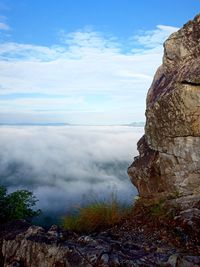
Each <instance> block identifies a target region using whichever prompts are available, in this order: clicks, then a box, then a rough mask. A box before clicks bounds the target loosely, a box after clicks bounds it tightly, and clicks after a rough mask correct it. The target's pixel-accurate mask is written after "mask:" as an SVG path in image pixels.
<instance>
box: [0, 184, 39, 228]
mask: <svg viewBox="0 0 200 267" xmlns="http://www.w3.org/2000/svg"><path fill="white" fill-rule="evenodd" d="M36 202H37V199H36V197H35V196H34V195H33V193H32V192H30V191H27V190H17V191H15V192H13V193H10V194H8V193H7V189H6V188H5V187H4V186H0V223H4V222H8V221H12V220H17V219H31V218H32V217H34V216H37V215H39V213H40V210H33V207H34V206H35V204H36Z"/></svg>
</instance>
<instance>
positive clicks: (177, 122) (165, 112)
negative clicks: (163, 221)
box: [128, 15, 200, 203]
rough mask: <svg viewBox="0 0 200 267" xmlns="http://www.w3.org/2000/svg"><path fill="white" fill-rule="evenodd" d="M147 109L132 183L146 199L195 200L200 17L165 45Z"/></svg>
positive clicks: (198, 187) (199, 172) (199, 159)
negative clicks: (178, 198) (177, 197)
mask: <svg viewBox="0 0 200 267" xmlns="http://www.w3.org/2000/svg"><path fill="white" fill-rule="evenodd" d="M146 105H147V107H146V126H145V135H144V136H143V137H142V138H141V139H140V141H139V142H138V150H139V157H136V158H135V160H134V162H133V163H132V165H131V166H130V167H129V169H128V174H129V176H130V178H131V181H132V183H133V184H134V185H135V186H136V187H137V189H138V191H139V195H140V196H141V197H143V198H149V197H150V198H153V197H154V198H159V197H163V196H164V197H168V196H169V197H170V196H171V197H173V196H179V197H180V196H182V199H187V201H190V200H191V199H192V200H195V202H197V201H198V200H200V15H197V16H196V17H195V18H194V20H192V21H189V22H188V23H187V24H185V25H184V26H183V28H181V29H180V30H179V31H177V32H175V33H173V34H172V35H171V36H170V37H169V38H168V39H167V40H166V42H165V43H164V56H163V64H162V66H160V67H159V68H158V70H157V72H156V74H155V77H154V79H153V82H152V85H151V87H150V89H149V91H148V95H147V101H146ZM184 196H185V197H184ZM183 197H184V198H183ZM189 199H190V200H189ZM190 203H191V201H190Z"/></svg>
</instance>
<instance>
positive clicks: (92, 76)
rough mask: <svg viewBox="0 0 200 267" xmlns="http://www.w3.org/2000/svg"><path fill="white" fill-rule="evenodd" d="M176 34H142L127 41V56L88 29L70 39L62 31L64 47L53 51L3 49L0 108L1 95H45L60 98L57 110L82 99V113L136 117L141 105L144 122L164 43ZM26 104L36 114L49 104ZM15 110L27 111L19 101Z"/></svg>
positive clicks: (164, 30)
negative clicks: (125, 112)
mask: <svg viewBox="0 0 200 267" xmlns="http://www.w3.org/2000/svg"><path fill="white" fill-rule="evenodd" d="M175 30H177V28H174V27H170V26H163V25H159V26H157V28H156V29H155V30H152V31H146V32H140V33H139V34H138V35H136V36H134V37H133V38H130V40H129V41H127V42H128V44H127V47H129V50H128V51H127V50H126V52H124V51H125V49H124V46H123V44H122V43H121V42H120V40H117V38H115V37H113V36H105V35H103V33H100V32H96V31H94V30H91V29H90V28H85V29H83V30H79V31H76V32H73V33H70V34H69V33H65V32H64V31H61V32H60V36H61V39H62V42H61V43H59V44H57V45H54V46H51V47H47V46H38V45H32V44H20V43H10V42H9V43H8V42H6V43H2V44H1V45H0V70H1V71H0V81H1V82H0V105H1V106H2V103H3V102H2V98H1V95H2V94H3V95H4V96H5V95H6V94H19V93H20V94H22V93H23V94H27V98H29V96H28V95H30V94H32V93H35V94H38V95H40V94H47V98H48V95H51V96H53V95H55V94H61V95H62V97H61V98H60V100H59V99H58V98H56V100H55V103H54V105H55V107H57V106H59V101H60V104H61V105H63V104H62V103H64V102H63V98H66V101H67V99H71V98H78V99H82V102H81V103H79V108H80V107H81V108H82V110H85V111H89V112H95V111H99V112H100V110H102V111H103V110H106V111H107V112H110V113H113V112H118V114H119V113H121V111H122V110H123V109H129V111H131V110H132V112H134V110H135V107H138V103H140V107H139V109H140V115H139V117H140V118H138V119H141V118H143V113H144V106H145V95H146V92H147V89H148V87H149V86H150V83H151V80H152V76H153V74H154V72H155V70H156V68H157V67H158V66H159V65H160V64H161V59H162V51H163V49H162V42H163V41H164V39H166V38H167V37H168V35H169V34H170V33H172V32H174V31H175ZM100 95H103V96H104V100H105V101H104V102H103V101H101V102H99V101H98V99H99V96H100ZM90 96H93V102H91V101H88V98H89V97H90ZM125 96H126V101H124V102H123V100H124V99H125ZM19 98H20V97H19ZM36 101H38V104H36ZM28 102H29V111H32V112H35V106H36V105H37V106H38V107H39V105H41V106H42V107H43V109H45V106H46V109H48V108H49V102H48V101H46V103H45V102H44V99H43V100H41V101H40V100H39V97H38V99H37V100H36V99H35V100H34V101H28ZM51 102H52V100H51ZM4 103H5V102H4ZM19 103H20V102H19ZM11 105H12V107H13V108H12V110H14V109H15V108H16V109H17V110H18V111H19V110H20V106H21V110H20V111H21V112H23V111H24V105H21V104H17V103H16V102H15V101H13V102H10V104H9V107H11ZM51 106H52V107H53V103H52V104H51ZM66 106H67V104H66ZM119 106H120V109H118V110H117V107H119ZM55 109H56V108H52V111H53V110H55ZM75 109H76V106H75V105H74V106H73V105H71V111H73V110H75ZM69 111H70V110H69ZM81 120H82V119H81V117H80V121H81Z"/></svg>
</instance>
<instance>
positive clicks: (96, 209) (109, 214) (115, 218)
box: [62, 196, 130, 232]
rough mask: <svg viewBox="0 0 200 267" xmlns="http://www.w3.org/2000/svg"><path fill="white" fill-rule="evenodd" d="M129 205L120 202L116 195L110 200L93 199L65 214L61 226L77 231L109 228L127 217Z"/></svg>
mask: <svg viewBox="0 0 200 267" xmlns="http://www.w3.org/2000/svg"><path fill="white" fill-rule="evenodd" d="M129 212H130V207H127V206H124V205H122V204H120V203H119V202H118V201H117V199H116V197H114V196H112V198H111V200H110V201H107V202H106V201H93V202H92V203H90V204H89V205H87V206H85V207H81V208H79V209H78V212H77V214H75V215H68V216H65V217H64V218H63V220H62V227H63V228H64V229H66V230H73V231H77V232H94V231H100V230H104V229H107V228H110V227H112V226H114V225H116V224H119V223H120V222H122V221H123V220H124V219H126V218H127V217H128V214H129Z"/></svg>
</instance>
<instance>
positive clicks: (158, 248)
mask: <svg viewBox="0 0 200 267" xmlns="http://www.w3.org/2000/svg"><path fill="white" fill-rule="evenodd" d="M188 216H189V215H188V214H187V215H186V219H188ZM149 219H150V218H149ZM178 219H179V218H177V220H178ZM148 224H149V225H148V227H146V226H145V225H144V224H143V222H142V223H141V222H140V223H138V221H137V219H136V220H134V221H133V222H132V223H131V222H125V223H123V225H121V226H116V227H114V228H112V229H109V230H106V231H103V232H100V233H93V234H91V235H77V234H75V233H72V232H69V231H62V230H61V229H59V228H58V227H57V226H52V227H51V228H50V229H49V230H46V231H45V230H44V229H43V228H41V227H39V226H30V225H28V224H27V223H26V222H23V221H18V222H14V223H11V224H10V225H7V226H6V231H5V232H4V234H3V235H2V233H1V229H0V241H1V243H2V244H1V251H2V252H1V254H0V264H1V265H0V266H2V267H109V266H110V267H120V266H129V267H144V266H148V267H155V266H163V267H174V266H176V267H188V266H192V267H197V266H199V264H200V257H199V256H198V254H197V252H198V251H197V249H196V251H195V245H196V244H194V245H193V243H194V242H193V240H190V242H189V243H191V241H192V243H191V244H192V245H193V247H192V249H190V252H185V251H184V252H182V251H181V250H180V249H179V248H175V247H174V246H173V245H171V243H170V242H168V241H167V239H166V240H164V239H163V236H166V230H165V228H164V227H161V228H160V229H159V228H156V231H155V229H154V230H153V229H152V228H151V227H152V226H151V220H148ZM149 226H150V227H149ZM177 229H178V231H179V232H178V235H179V236H182V237H183V238H184V239H183V240H181V242H184V244H186V243H187V242H185V238H187V237H188V234H187V233H185V232H182V231H181V230H180V229H179V228H177ZM146 230H147V231H146ZM152 231H153V234H152ZM161 236H162V238H161ZM191 250H192V253H191Z"/></svg>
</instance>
